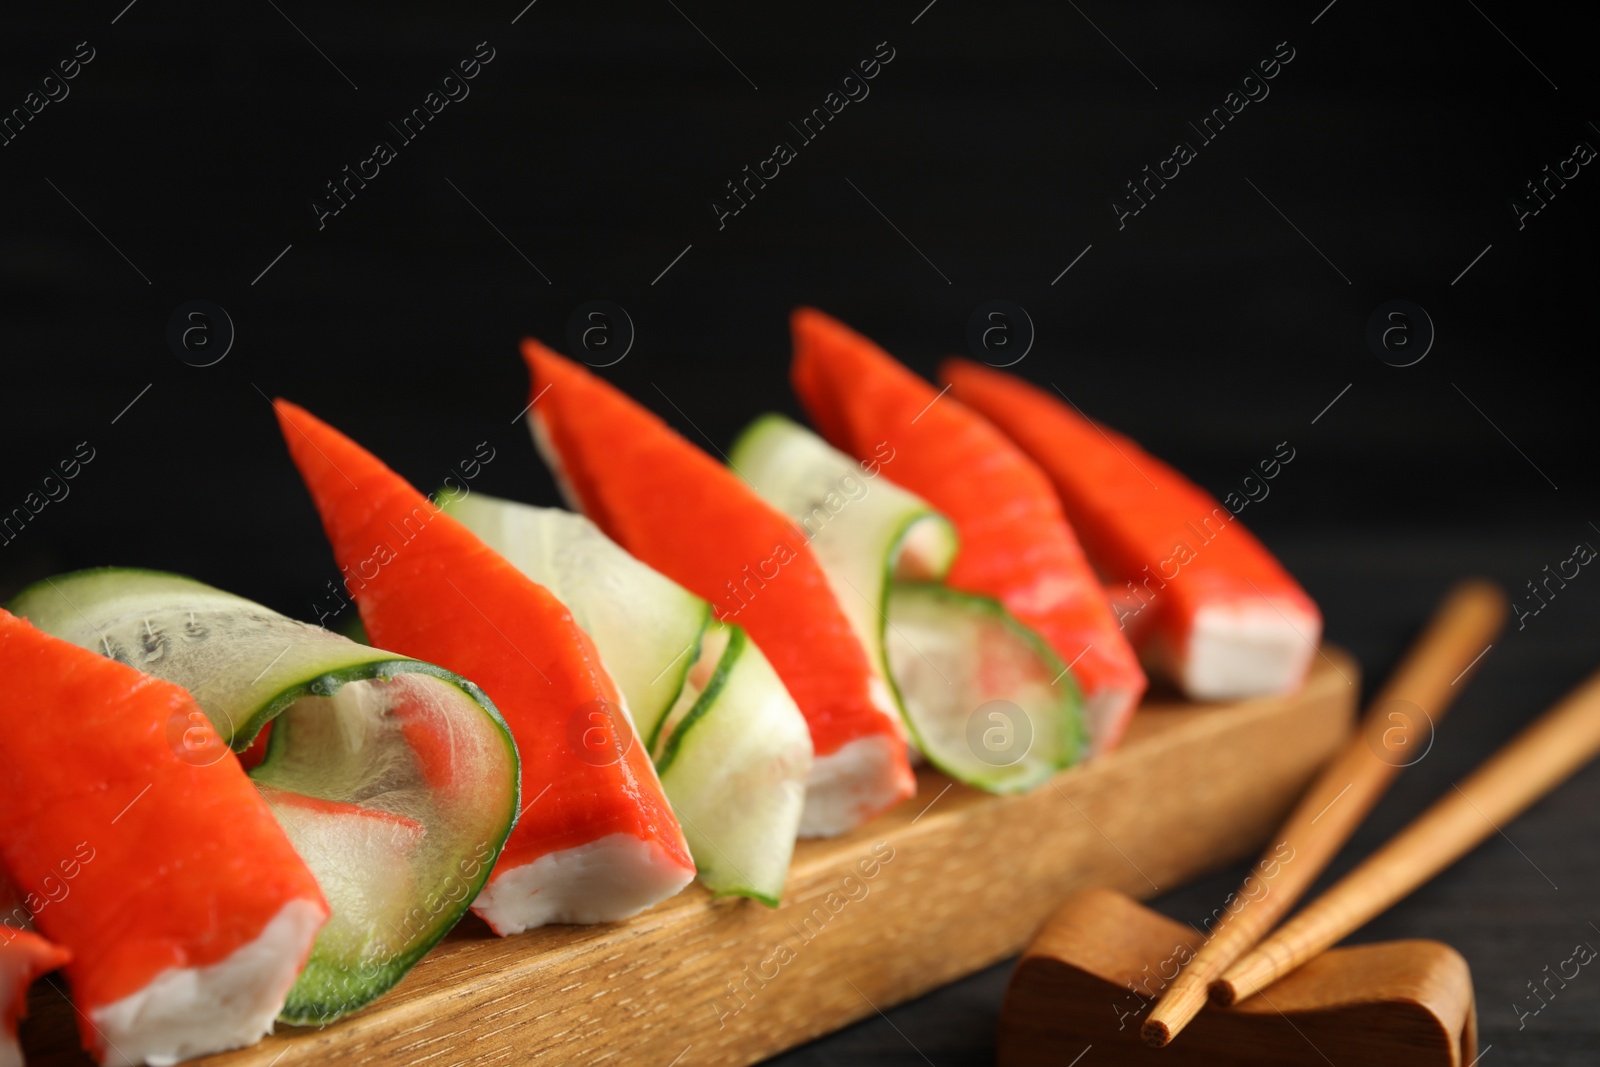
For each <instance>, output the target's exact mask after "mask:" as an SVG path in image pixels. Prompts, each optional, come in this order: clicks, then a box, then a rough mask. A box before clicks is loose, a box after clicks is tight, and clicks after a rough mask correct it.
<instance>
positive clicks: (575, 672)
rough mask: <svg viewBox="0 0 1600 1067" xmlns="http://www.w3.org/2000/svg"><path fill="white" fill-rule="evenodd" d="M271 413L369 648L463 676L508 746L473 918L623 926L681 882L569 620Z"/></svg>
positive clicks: (345, 454)
mask: <svg viewBox="0 0 1600 1067" xmlns="http://www.w3.org/2000/svg"><path fill="white" fill-rule="evenodd" d="M275 406H276V408H277V411H278V419H279V422H280V423H281V424H282V427H283V434H284V439H285V441H287V442H288V445H289V453H290V455H291V456H292V457H293V458H294V462H295V465H296V466H297V467H299V469H300V474H301V476H302V477H303V478H304V479H305V483H306V487H307V488H308V489H309V490H310V492H311V497H312V500H313V501H315V503H316V505H317V510H318V511H319V512H320V513H321V515H322V524H323V527H324V529H325V530H326V531H327V534H328V540H329V541H330V542H331V543H332V545H333V551H334V555H335V557H336V558H337V560H338V562H339V564H340V566H341V567H342V568H345V570H346V573H350V572H352V571H353V572H355V573H356V574H358V575H360V576H361V581H360V582H359V583H358V584H357V588H355V589H354V594H355V598H356V603H357V605H358V606H359V607H360V610H361V619H362V622H363V623H364V624H365V625H366V628H367V633H368V634H369V635H370V636H371V638H372V640H373V641H374V643H376V644H378V645H381V646H384V647H387V648H393V649H397V650H399V651H401V652H404V653H406V654H408V655H414V656H418V657H421V658H424V659H427V660H429V661H430V662H434V663H438V664H440V665H441V666H443V667H447V668H449V669H450V670H453V671H457V672H459V673H461V674H463V675H465V676H467V677H469V678H471V679H473V680H474V681H475V682H477V683H478V685H480V686H482V687H483V689H484V691H485V692H487V693H488V694H489V697H490V698H491V699H492V700H493V701H494V702H495V705H496V706H497V707H498V708H499V709H500V711H501V713H502V714H503V715H504V716H505V719H506V722H507V724H508V725H509V726H510V727H511V733H512V736H513V737H514V738H515V739H516V742H517V748H518V751H519V753H520V755H521V758H522V798H523V799H522V804H523V811H522V815H521V819H520V821H519V822H518V823H517V826H516V828H515V829H514V830H512V832H511V836H510V838H509V839H508V840H507V841H506V844H505V848H504V849H503V850H502V852H501V854H500V859H499V862H498V863H497V864H496V865H495V868H494V872H493V873H492V874H491V875H490V877H489V882H488V884H487V885H486V886H485V887H484V889H483V891H482V892H481V893H480V894H479V895H478V898H477V900H476V902H475V903H474V904H473V910H474V911H476V912H477V913H478V914H479V915H480V916H481V917H482V918H483V919H484V921H486V922H487V923H488V924H489V925H490V926H491V927H493V928H494V931H495V932H496V933H498V934H514V933H519V932H521V931H523V930H526V929H530V928H532V927H535V926H542V925H544V924H545V923H553V922H570V923H595V922H609V921H613V920H617V919H625V918H627V917H629V916H631V915H635V914H637V913H638V912H640V911H642V910H644V909H645V908H647V907H649V906H650V905H652V904H655V903H657V902H658V901H661V900H664V899H666V898H667V897H670V896H673V895H674V894H676V893H677V892H678V891H679V890H680V889H682V888H683V887H684V886H685V885H687V884H689V882H690V881H691V880H693V878H694V874H695V869H694V863H693V862H692V861H691V859H690V857H689V848H688V845H687V844H686V843H685V841H684V838H683V831H682V830H681V829H680V828H679V826H678V821H677V819H676V818H675V817H674V816H673V814H672V811H671V809H670V807H669V806H668V804H667V800H666V797H665V796H664V795H663V793H662V789H661V783H660V781H659V780H658V779H657V778H656V772H655V769H654V768H653V767H652V766H651V763H650V755H649V753H648V752H647V751H646V750H645V746H644V745H642V744H639V743H636V741H635V737H634V731H633V728H632V724H631V722H630V721H629V717H628V712H627V707H626V704H625V702H624V700H623V698H622V696H621V695H620V693H619V692H618V690H617V688H616V686H615V684H614V683H613V682H612V680H611V678H610V676H609V675H608V674H607V673H606V671H605V668H604V667H603V666H602V665H601V662H600V657H599V654H598V653H597V652H596V651H595V647H594V645H593V643H592V642H591V641H590V639H589V637H588V636H587V635H586V634H585V633H584V632H583V631H582V630H581V629H579V628H578V625H577V624H576V623H575V622H574V621H573V618H572V615H571V613H570V612H569V611H567V609H566V608H565V607H564V606H562V604H561V602H560V601H559V600H557V599H556V597H555V596H554V595H553V594H552V593H551V592H550V591H549V590H547V589H545V588H544V587H543V586H541V585H538V584H536V583H534V582H533V581H532V580H531V579H529V578H527V577H525V576H524V575H523V574H522V573H521V572H519V571H518V570H517V569H516V568H515V567H513V566H512V565H511V564H510V563H508V562H507V561H506V560H505V559H503V558H502V557H501V556H499V555H498V554H496V553H495V552H494V551H493V550H492V549H490V548H489V547H488V546H487V545H485V544H484V543H483V542H482V541H481V540H479V539H478V537H477V536H476V535H474V534H473V533H472V531H471V530H469V529H467V528H466V527H465V526H463V525H461V523H459V522H457V521H456V520H455V519H453V518H451V517H450V516H448V515H446V514H444V513H443V512H441V511H440V510H439V509H438V508H437V507H435V506H434V505H433V504H432V503H431V502H430V501H429V500H428V499H427V498H426V497H424V496H423V495H422V494H421V493H419V492H417V491H416V490H415V489H413V488H412V487H411V486H410V485H409V484H408V483H407V482H406V481H405V480H404V479H403V478H401V477H400V476H399V475H398V474H396V473H394V472H393V471H391V470H390V469H389V468H388V467H385V466H384V465H383V464H382V463H381V462H379V461H378V459H377V458H376V457H374V456H373V455H371V454H370V453H368V452H367V451H366V450H364V449H363V448H361V446H359V445H357V444H356V443H355V442H354V441H351V440H350V439H349V438H347V437H345V436H344V435H343V434H341V433H339V432H338V431H337V430H335V429H333V428H332V427H331V426H328V425H327V424H326V423H323V422H321V421H319V420H318V419H316V418H315V417H314V416H312V415H311V414H310V413H309V412H307V411H305V410H304V409H302V408H299V407H296V406H295V405H293V404H290V403H288V402H287V401H283V400H279V401H277V402H276V405H275ZM369 574H370V577H368V575H369Z"/></svg>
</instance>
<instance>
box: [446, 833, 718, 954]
mask: <svg viewBox="0 0 1600 1067" xmlns="http://www.w3.org/2000/svg"><path fill="white" fill-rule="evenodd" d="M693 880H694V868H692V867H685V866H684V865H683V862H682V861H681V860H679V859H677V858H676V857H673V856H671V855H669V854H668V853H667V852H666V851H665V850H664V849H662V848H661V847H659V846H658V845H655V844H653V843H651V842H648V841H642V840H640V839H639V838H637V837H634V836H633V835H631V834H607V835H606V836H605V837H602V838H599V839H598V840H595V841H590V842H588V843H587V844H582V845H579V846H577V847H576V848H568V849H563V850H561V851H560V852H551V853H548V854H546V855H543V856H540V857H539V858H538V859H536V860H534V861H533V862H532V863H525V864H523V865H522V866H521V867H513V868H511V869H510V870H507V871H499V870H497V871H496V872H495V874H494V877H493V878H491V879H490V880H489V884H488V885H486V886H484V887H483V892H481V893H479V894H478V899H477V900H476V901H474V902H473V905H472V910H473V911H475V912H477V913H478V914H479V915H480V916H482V918H483V920H484V922H486V923H488V924H489V925H490V926H491V927H492V928H493V929H494V932H495V933H497V934H499V935H501V936H502V937H504V936H507V935H509V934H520V933H521V932H522V931H524V930H531V929H533V928H534V927H536V926H543V925H545V924H546V923H605V922H617V921H618V920H621V919H627V918H630V917H631V916H634V915H637V914H639V913H640V912H641V911H643V910H644V909H646V908H648V907H650V906H651V905H652V904H655V903H658V902H659V901H663V900H665V899H667V898H668V897H671V896H676V895H677V893H678V891H679V890H681V889H682V888H683V887H684V886H686V885H688V884H689V883H690V882H691V881H693Z"/></svg>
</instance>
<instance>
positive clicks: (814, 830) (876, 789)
mask: <svg viewBox="0 0 1600 1067" xmlns="http://www.w3.org/2000/svg"><path fill="white" fill-rule="evenodd" d="M902 759H903V757H902V756H901V754H900V749H899V748H898V746H896V745H895V744H894V743H893V742H891V741H890V740H889V739H888V738H887V737H884V736H882V735H878V736H872V737H863V738H860V739H859V740H856V741H851V742H850V743H849V744H846V745H842V746H840V747H839V748H838V749H836V750H835V751H833V752H830V753H828V754H827V755H826V756H816V757H814V758H813V759H812V763H811V777H810V778H809V779H808V780H807V781H806V806H805V811H804V812H803V813H802V814H801V816H800V836H801V837H833V836H834V835H836V834H842V833H844V832H845V831H846V830H850V829H853V828H854V827H857V826H860V825H861V823H863V822H864V821H866V819H868V818H869V817H870V816H871V815H873V814H874V813H875V812H879V811H882V810H883V809H884V808H885V807H887V806H888V805H889V804H891V803H893V802H894V800H895V798H896V797H898V796H899V795H900V794H899V783H900V781H901V778H900V775H899V774H896V773H895V772H894V771H893V769H892V768H893V767H894V766H895V765H896V764H898V763H899V762H900V761H901V760H902Z"/></svg>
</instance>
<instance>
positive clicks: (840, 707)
mask: <svg viewBox="0 0 1600 1067" xmlns="http://www.w3.org/2000/svg"><path fill="white" fill-rule="evenodd" d="M522 353H523V356H524V358H525V359H526V360H527V362H528V368H529V371H530V373H531V375H532V378H533V395H534V397H535V403H534V404H533V406H532V408H531V409H530V411H529V421H530V423H531V425H532V427H533V433H534V438H535V440H536V441H537V442H538V444H539V448H540V451H541V452H543V454H544V456H545V458H546V460H548V461H549V463H550V465H551V467H552V468H553V469H554V470H555V472H556V476H557V479H558V480H559V481H560V483H561V485H562V488H563V490H564V491H565V492H566V494H567V497H568V499H569V500H570V501H571V502H572V504H573V506H574V507H577V508H578V509H580V510H581V511H583V512H584V513H585V514H586V515H588V516H589V517H590V518H591V519H593V520H594V522H595V523H596V525H598V526H599V527H600V528H601V529H602V530H604V531H605V532H606V534H608V535H609V536H610V537H611V539H612V540H614V541H616V542H618V543H619V544H621V545H622V547H624V548H626V549H627V550H628V551H629V552H631V553H633V555H635V556H637V557H638V558H639V559H641V560H643V561H644V562H645V563H647V564H649V565H650V566H652V567H654V568H655V569H656V570H658V571H660V572H661V573H663V574H665V575H666V576H667V577H669V578H671V579H673V580H674V581H676V582H678V583H679V584H681V585H683V586H685V587H686V588H688V589H689V590H690V591H691V592H693V593H694V594H695V595H697V596H700V597H704V598H705V599H706V600H709V601H710V602H711V603H712V604H713V605H714V609H715V611H716V613H717V615H718V617H719V618H722V619H725V620H728V621H732V622H737V623H738V624H739V625H740V626H742V627H744V628H745V630H746V631H748V632H749V634H750V636H751V637H753V638H754V639H755V641H756V643H757V644H758V645H760V646H761V650H762V651H763V652H765V653H766V655H767V658H768V659H769V660H770V661H771V662H772V666H773V668H774V669H775V670H776V671H777V673H778V677H779V678H781V679H782V680H783V683H784V685H785V686H786V687H787V688H788V690H789V694H790V695H791V696H792V697H794V701H795V704H797V705H798V706H799V708H800V711H801V713H802V714H803V715H804V716H805V719H806V724H807V726H808V727H809V728H810V731H811V743H812V748H813V750H814V752H815V760H814V762H813V763H812V771H811V777H810V779H809V781H808V783H807V787H806V806H805V812H804V814H803V815H802V817H801V822H800V833H801V835H802V836H826V835H831V834H837V833H842V832H844V831H845V830H848V829H850V828H851V827H853V826H856V825H858V824H860V823H861V822H863V821H865V820H866V819H868V818H870V817H872V816H873V815H875V814H877V813H878V812H880V811H882V810H883V809H885V808H887V807H890V806H891V805H893V804H896V803H898V802H900V801H902V800H904V799H906V798H907V797H909V796H911V795H912V794H913V793H914V792H915V791H916V780H915V778H914V777H913V776H912V774H911V765H910V762H909V759H908V756H907V752H906V743H905V739H904V736H903V735H902V734H901V732H900V731H901V727H900V723H899V717H898V714H897V712H896V711H895V710H894V704H893V702H892V698H891V697H890V695H889V693H888V691H887V689H886V688H885V687H884V685H883V683H882V682H881V681H879V680H878V679H877V677H876V676H875V675H874V673H873V671H872V667H871V664H870V662H869V660H868V659H867V653H866V651H865V650H864V649H863V648H862V646H861V642H860V641H859V640H858V639H857V638H856V635H855V632H854V631H853V630H852V629H851V627H850V621H849V619H848V618H847V617H846V615H845V613H844V611H843V609H841V608H840V606H839V602H838V601H837V600H836V599H834V594H833V591H832V588H831V587H830V586H829V584H828V579H827V576H826V575H825V574H824V573H823V570H822V566H821V564H820V563H818V562H817V559H816V557H815V556H814V555H813V554H812V551H811V546H810V544H809V542H808V541H807V539H806V537H805V536H804V534H803V532H800V533H797V531H796V527H795V526H794V525H793V524H792V523H790V521H789V520H788V519H787V518H785V517H784V516H783V515H781V514H779V513H778V512H777V511H776V510H774V509H773V508H772V507H770V506H769V505H767V504H766V503H765V502H764V501H763V500H762V499H761V498H760V497H758V496H756V494H755V492H754V491H753V490H752V489H751V488H750V487H749V486H747V485H746V484H745V483H744V482H743V481H742V480H741V479H740V478H739V476H738V475H736V474H735V473H734V472H733V471H731V470H729V469H728V468H727V467H725V466H723V465H722V464H721V463H719V462H717V461H716V460H715V459H713V458H711V457H710V456H708V455H706V453H704V452H702V451H701V450H700V449H699V448H696V447H695V446H694V445H692V444H690V443H689V442H688V441H685V440H684V439H683V438H682V437H680V436H679V435H678V434H677V433H676V432H674V431H673V430H672V428H671V427H669V426H668V425H667V424H666V423H664V422H662V421H661V420H660V419H659V418H657V417H656V416H655V415H654V414H652V413H651V412H649V411H647V410H646V409H645V408H643V407H642V406H640V405H639V404H637V403H635V402H634V401H633V400H631V399H629V398H628V397H627V396H625V395H624V394H623V393H621V392H620V391H618V390H617V389H615V388H614V387H612V386H610V385H608V384H606V383H605V382H603V381H601V380H600V379H599V378H597V377H595V376H594V375H592V374H590V373H589V372H588V371H586V370H584V369H583V368H581V367H579V366H578V365H577V364H575V363H573V362H571V361H570V360H567V359H565V358H563V357H561V356H559V355H557V354H556V353H554V352H552V351H550V350H549V349H548V348H546V347H544V346H543V345H541V344H539V343H538V342H537V341H534V340H531V339H530V340H526V341H524V342H523V345H522Z"/></svg>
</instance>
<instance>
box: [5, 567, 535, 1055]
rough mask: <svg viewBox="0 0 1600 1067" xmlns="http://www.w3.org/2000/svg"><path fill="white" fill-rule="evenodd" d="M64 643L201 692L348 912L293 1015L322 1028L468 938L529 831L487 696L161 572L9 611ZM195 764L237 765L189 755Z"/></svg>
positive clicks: (78, 577)
mask: <svg viewBox="0 0 1600 1067" xmlns="http://www.w3.org/2000/svg"><path fill="white" fill-rule="evenodd" d="M8 607H9V608H10V610H11V611H12V612H13V613H14V614H17V615H21V616H25V617H27V618H28V619H29V620H30V621H31V622H32V623H33V625H35V626H37V627H38V628H40V629H41V630H44V631H46V632H48V633H52V634H54V635H55V636H57V637H61V638H64V639H66V640H68V641H71V642H73V643H75V644H78V645H81V646H83V647H84V648H89V649H92V650H94V651H97V652H100V653H101V654H103V655H106V656H109V657H110V658H112V659H115V660H118V661H120V662H123V663H127V664H129V665H131V666H133V667H136V668H138V669H140V670H142V671H145V672H146V673H149V674H153V675H156V676H157V677H160V678H164V679H166V680H168V681H171V682H175V683H177V684H179V685H182V686H183V687H184V688H186V689H188V690H189V692H190V694H191V695H193V696H194V697H195V699H196V700H197V701H198V702H199V704H200V706H201V708H202V709H203V710H204V711H205V713H206V716H207V717H208V718H209V719H210V720H211V724H212V726H213V727H214V728H215V729H216V732H217V734H218V735H220V736H221V738H222V740H223V741H224V742H226V744H227V745H228V747H229V748H231V749H232V750H233V751H234V752H242V751H244V750H245V749H246V748H248V747H250V746H251V743H252V741H254V740H255V739H256V737H257V735H258V734H260V733H261V732H262V730H263V729H264V728H265V727H267V726H268V725H269V724H270V726H271V732H270V736H269V737H268V738H267V740H266V744H265V752H264V755H263V756H262V759H261V762H260V763H259V764H257V765H256V766H254V767H253V768H251V769H250V771H249V773H250V776H251V778H252V779H254V780H255V782H256V783H257V785H258V787H259V788H260V790H261V792H262V795H263V796H264V797H265V798H266V799H267V801H268V803H269V805H270V806H271V807H272V809H273V813H274V815H276V817H277V819H278V821H279V823H280V825H282V826H283V827H284V830H285V832H286V833H287V834H288V836H289V838H290V840H291V842H292V843H293V844H294V845H295V848H296V851H298V852H299V853H300V856H301V858H302V859H303V860H305V862H306V865H307V866H308V867H310V868H311V871H312V873H313V874H314V875H315V876H316V879H317V882H318V884H319V885H320V886H321V888H322V891H323V895H324V896H325V897H326V898H327V900H328V903H329V905H330V906H331V908H332V911H333V915H332V917H331V918H330V920H329V921H328V923H327V925H326V926H325V927H323V929H322V931H321V932H320V933H319V934H318V935H317V939H316V942H315V944H314V945H313V948H312V952H311V958H310V960H309V961H308V962H307V964H306V968H305V970H304V971H303V972H301V975H300V978H299V980H298V981H297V982H296V983H295V985H294V988H293V989H292V990H291V991H290V993H289V998H288V1001H287V1003H286V1004H285V1006H284V1009H283V1012H282V1014H281V1015H280V1016H279V1017H280V1018H281V1019H283V1020H284V1021H285V1022H290V1023H299V1024H306V1023H322V1022H328V1021H331V1020H333V1019H336V1018H338V1017H340V1016H341V1015H344V1014H346V1013H348V1012H351V1011H354V1010H356V1009H358V1008H360V1007H362V1006H364V1005H366V1004H368V1003H370V1002H371V1001H372V1000H373V999H375V998H376V997H378V996H380V995H381V994H382V993H384V992H385V991H386V990H388V989H389V988H390V987H392V986H393V985H394V984H395V983H396V982H398V981H399V980H400V979H401V977H403V976H404V975H405V973H406V972H407V971H408V970H409V969H410V968H411V966H412V965H413V964H415V963H416V962H417V961H418V960H419V959H421V958H422V956H423V955H424V954H425V953H426V952H427V951H428V949H429V948H431V947H432V946H433V945H434V944H435V943H436V942H437V941H438V940H439V939H440V938H441V937H443V936H444V934H445V933H446V932H447V931H448V930H449V929H450V927H451V926H453V925H454V924H455V922H456V920H457V919H458V918H460V916H461V915H462V913H463V912H465V911H466V909H467V907H468V906H469V905H470V904H471V903H472V900H473V898H474V897H475V896H476V895H477V893H478V890H479V889H480V888H482V886H483V883H484V882H485V880H487V878H488V876H489V872H490V870H491V869H492V868H493V866H494V861H495V858H496V857H497V856H498V855H499V851H500V847H501V846H502V845H503V844H504V842H505V839H506V836H507V834H509V833H510V832H511V828H512V826H513V825H514V823H515V822H516V815H517V812H518V810H519V807H518V763H517V754H516V748H515V746H514V744H513V743H512V740H511V735H510V732H509V731H508V730H507V728H506V725H505V723H504V721H503V720H502V719H501V717H500V714H499V712H498V711H496V710H495V708H494V705H493V704H492V703H491V702H490V701H489V698H488V697H487V696H486V695H485V694H484V693H483V692H482V691H481V690H480V689H478V687H477V686H475V685H473V684H472V683H471V682H469V681H467V680H466V679H463V678H461V677H459V676H457V675H455V674H452V673H451V672H449V671H447V670H444V669H443V668H440V667H436V666H433V665H431V664H427V663H422V662H419V661H417V660H412V659H407V658H405V657H403V656H397V655H395V654H393V653H390V652H384V651H382V650H381V649H375V648H369V647H367V646H365V645H359V644H356V643H355V642H353V641H350V640H348V639H347V638H344V637H341V636H339V635H338V634H335V633H332V632H330V631H328V630H324V629H321V628H319V627H316V626H312V625H309V624H307V623H303V622H298V621H296V620H294V619H290V618H287V617H285V616H283V615H279V614H278V613H277V612H274V611H272V610H271V609H269V608H266V607H263V606H262V605H260V604H256V603H254V602H252V601H249V600H246V599H244V598H243V597H238V596H234V595H233V594H231V593H226V592H223V591H222V590H219V589H214V588H212V587H210V586H207V585H204V584H202V583H200V582H197V581H194V580H193V579H190V578H185V577H182V576H180V575H175V574H166V573H162V572H158V571H144V570H132V569H124V568H104V569H98V570H88V571H78V572H75V573H72V574H66V575H61V576H59V577H56V578H52V579H46V580H44V581H42V582H39V583H37V584H35V585H32V586H29V587H28V588H27V589H25V590H23V591H22V593H20V594H19V595H18V596H17V597H16V598H15V599H14V600H13V601H12V602H11V604H10V605H8ZM181 725H182V724H179V728H178V729H176V730H174V731H171V734H172V736H171V737H170V738H169V740H170V742H171V743H172V744H173V745H174V746H175V747H178V748H180V749H183V751H181V752H180V754H181V755H184V757H185V758H191V759H203V760H215V759H222V758H233V757H232V756H230V755H229V754H228V752H227V751H226V750H223V751H219V752H215V753H213V752H210V751H207V750H204V749H192V750H190V749H186V748H185V746H187V745H188V740H187V739H188V737H189V734H188V733H187V732H185V731H184V730H183V729H182V728H181Z"/></svg>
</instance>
